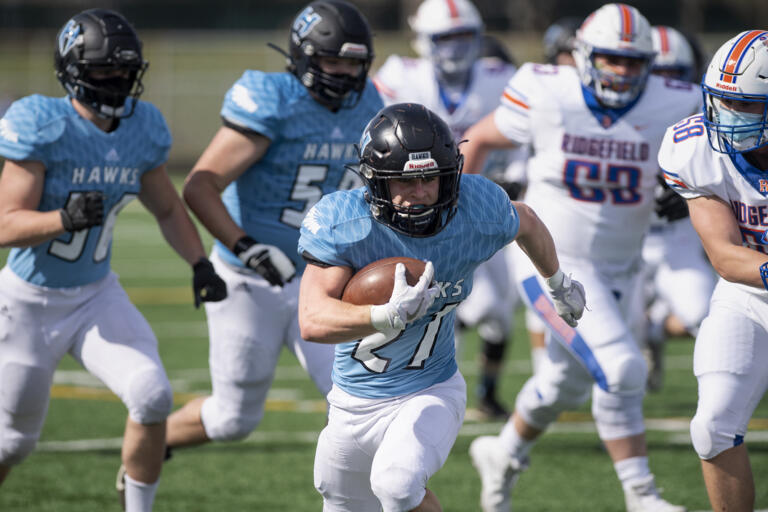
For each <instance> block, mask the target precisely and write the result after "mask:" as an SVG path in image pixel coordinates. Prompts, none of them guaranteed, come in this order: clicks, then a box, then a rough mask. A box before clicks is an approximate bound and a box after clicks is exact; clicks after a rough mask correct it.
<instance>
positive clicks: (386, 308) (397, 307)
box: [371, 261, 440, 332]
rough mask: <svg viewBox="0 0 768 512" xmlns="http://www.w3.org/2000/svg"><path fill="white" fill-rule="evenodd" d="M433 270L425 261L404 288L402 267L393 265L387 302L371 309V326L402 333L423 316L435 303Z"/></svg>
mask: <svg viewBox="0 0 768 512" xmlns="http://www.w3.org/2000/svg"><path fill="white" fill-rule="evenodd" d="M434 277H435V267H434V266H433V265H432V262H431V261H428V262H427V264H426V266H425V267H424V272H423V273H422V274H421V277H419V281H418V282H417V283H416V284H415V285H413V286H408V282H407V281H406V279H405V265H403V264H402V263H398V264H397V265H396V266H395V285H394V287H393V289H392V296H391V297H390V299H389V302H387V303H386V304H383V305H381V306H373V307H371V323H372V324H373V326H374V327H375V328H376V329H377V330H378V331H381V332H392V331H402V330H403V329H405V325H406V324H409V323H411V322H413V321H415V320H418V319H419V318H421V317H422V316H424V315H425V314H426V312H427V310H429V308H430V307H431V306H432V303H433V302H435V298H436V297H437V295H438V294H439V293H440V288H439V287H438V286H437V285H435V284H433V283H432V279H433V278H434Z"/></svg>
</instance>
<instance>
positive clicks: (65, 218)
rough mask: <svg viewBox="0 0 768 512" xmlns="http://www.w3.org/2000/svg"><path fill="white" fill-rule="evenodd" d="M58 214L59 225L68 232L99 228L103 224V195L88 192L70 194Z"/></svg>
mask: <svg viewBox="0 0 768 512" xmlns="http://www.w3.org/2000/svg"><path fill="white" fill-rule="evenodd" d="M59 213H60V214H61V224H62V225H63V226H64V229H66V230H67V231H70V232H72V231H80V230H81V229H85V228H90V227H92V226H100V225H101V224H102V223H103V222H104V193H103V192H100V191H98V190H89V191H87V192H80V193H77V194H72V196H71V197H70V198H69V201H67V205H66V206H65V207H64V208H62V209H60V210H59Z"/></svg>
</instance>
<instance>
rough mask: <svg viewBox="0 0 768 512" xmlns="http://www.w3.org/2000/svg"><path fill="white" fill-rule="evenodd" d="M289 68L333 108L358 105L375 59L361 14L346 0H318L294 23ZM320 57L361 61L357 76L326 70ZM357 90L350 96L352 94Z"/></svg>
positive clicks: (320, 100) (313, 92)
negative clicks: (319, 63)
mask: <svg viewBox="0 0 768 512" xmlns="http://www.w3.org/2000/svg"><path fill="white" fill-rule="evenodd" d="M288 46H289V54H290V55H289V64H288V71H289V72H291V73H293V74H294V75H296V77H297V78H298V79H299V80H300V81H301V83H302V84H304V86H305V87H306V88H307V89H309V90H310V92H311V93H312V95H313V96H314V97H315V99H317V100H318V101H319V102H320V103H322V104H324V105H326V106H327V107H328V108H330V109H331V110H333V111H336V110H338V109H340V108H342V107H352V106H354V105H355V104H357V101H358V100H359V99H360V94H361V93H362V91H363V89H365V84H366V79H367V77H368V70H369V69H370V67H371V62H372V61H373V42H372V37H371V29H370V27H369V26H368V22H367V21H366V19H365V17H363V15H362V13H361V12H360V11H359V10H358V9H357V7H355V6H354V5H352V4H350V3H348V2H346V1H344V0H316V1H315V2H312V3H311V4H309V5H308V6H306V7H305V8H304V10H302V11H301V13H299V15H298V16H297V17H296V19H295V20H294V21H293V25H292V26H291V35H290V41H289V43H288ZM317 57H339V58H350V59H357V60H359V61H360V64H361V67H360V72H359V73H358V74H357V76H349V75H345V74H330V73H325V72H324V71H323V70H322V69H320V66H319V65H318V63H317ZM353 92H354V93H355V95H354V97H350V93H353Z"/></svg>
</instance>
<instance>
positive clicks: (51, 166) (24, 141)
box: [0, 95, 171, 288]
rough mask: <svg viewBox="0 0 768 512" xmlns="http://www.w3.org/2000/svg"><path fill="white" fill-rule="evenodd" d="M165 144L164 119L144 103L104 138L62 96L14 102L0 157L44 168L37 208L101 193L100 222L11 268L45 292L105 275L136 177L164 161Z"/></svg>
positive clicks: (31, 251)
mask: <svg viewBox="0 0 768 512" xmlns="http://www.w3.org/2000/svg"><path fill="white" fill-rule="evenodd" d="M128 101H133V100H131V99H129V100H128ZM127 107H128V106H127ZM170 146H171V134H170V132H169V131H168V127H167V126H166V124H165V120H164V119H163V115H162V114H161V113H160V111H159V110H157V109H156V108H155V107H154V106H152V105H151V104H149V103H146V102H143V101H139V102H138V104H137V105H136V109H135V111H134V113H133V115H132V116H131V117H128V118H125V119H122V120H120V125H119V126H118V128H117V129H116V130H114V131H112V132H110V133H106V132H104V131H102V130H100V129H99V128H98V127H96V125H94V124H93V123H92V122H90V121H88V120H86V119H83V118H82V117H81V116H80V115H79V114H78V113H77V112H76V111H75V109H74V107H73V106H72V103H71V101H70V99H69V98H68V97H64V98H49V97H47V96H41V95H33V96H27V97H26V98H22V99H20V100H18V101H16V102H14V103H13V105H11V107H10V108H9V109H8V111H7V112H6V114H5V116H4V117H3V119H2V120H0V155H1V156H3V157H5V158H7V159H10V160H36V161H40V162H42V163H43V165H45V182H44V186H43V194H42V197H41V199H40V205H39V206H38V208H37V209H38V210H39V211H43V212H44V211H50V210H57V209H59V208H63V207H64V206H65V205H66V204H67V201H69V200H70V198H71V197H72V195H73V194H77V193H78V192H85V191H90V190H98V191H101V192H103V193H104V224H103V226H94V227H91V228H89V229H83V230H81V231H77V232H75V233H64V234H63V235H61V236H59V237H58V238H56V239H54V240H51V241H47V242H44V243H42V244H40V245H36V246H34V247H26V248H16V249H13V250H11V253H10V255H9V257H8V265H9V266H10V268H11V270H13V272H14V273H15V274H17V275H18V276H19V277H21V278H22V279H24V280H26V281H28V282H30V283H32V284H35V285H39V286H47V287H50V288H64V287H72V286H81V285H84V284H88V283H92V282H94V281H97V280H99V279H101V278H103V277H104V276H106V275H107V273H108V272H109V262H110V258H111V252H112V230H113V228H114V225H115V220H116V218H117V214H118V213H119V212H120V210H121V209H122V208H123V207H124V206H125V205H126V204H127V203H129V202H130V201H131V200H133V199H134V198H136V197H137V195H138V193H139V190H140V188H141V176H142V175H143V174H144V173H145V172H146V171H149V170H151V169H154V168H155V167H157V166H159V165H161V164H163V163H165V161H166V160H167V158H168V151H169V149H170Z"/></svg>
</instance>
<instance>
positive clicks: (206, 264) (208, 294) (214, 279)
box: [192, 258, 227, 308]
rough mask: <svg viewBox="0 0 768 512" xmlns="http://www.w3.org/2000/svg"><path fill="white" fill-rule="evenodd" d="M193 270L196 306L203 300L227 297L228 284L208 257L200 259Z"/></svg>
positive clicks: (216, 299)
mask: <svg viewBox="0 0 768 512" xmlns="http://www.w3.org/2000/svg"><path fill="white" fill-rule="evenodd" d="M192 272H193V273H194V275H193V276H192V289H193V290H194V292H195V308H199V307H200V303H201V302H218V301H220V300H224V299H226V298H227V284H226V283H225V282H224V281H223V280H222V279H221V278H220V277H219V275H218V274H217V273H216V271H215V270H214V269H213V264H212V263H211V262H210V261H208V258H200V261H198V262H197V263H195V264H194V265H193V266H192Z"/></svg>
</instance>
